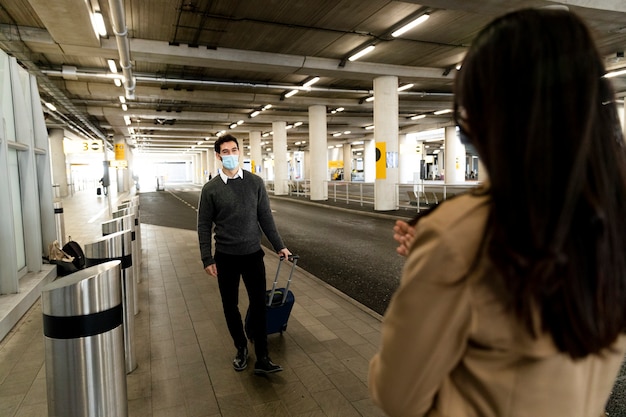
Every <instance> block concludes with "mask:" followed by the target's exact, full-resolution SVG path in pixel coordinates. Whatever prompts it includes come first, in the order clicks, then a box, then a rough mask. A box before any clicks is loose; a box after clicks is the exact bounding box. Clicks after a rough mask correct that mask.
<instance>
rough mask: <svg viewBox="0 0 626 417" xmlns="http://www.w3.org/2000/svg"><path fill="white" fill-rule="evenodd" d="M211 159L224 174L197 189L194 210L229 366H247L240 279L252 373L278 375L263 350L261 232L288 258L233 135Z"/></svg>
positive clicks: (259, 185)
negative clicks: (216, 292)
mask: <svg viewBox="0 0 626 417" xmlns="http://www.w3.org/2000/svg"><path fill="white" fill-rule="evenodd" d="M215 154H216V157H217V158H218V159H219V160H220V161H221V162H222V166H223V169H222V171H221V172H220V173H219V175H216V176H215V177H214V178H213V179H212V180H211V181H209V182H207V183H206V184H205V185H204V187H202V194H201V195H200V202H199V206H198V238H199V241H200V253H201V256H202V263H203V265H204V270H205V271H206V273H207V274H209V275H211V276H214V277H217V282H218V285H219V289H220V295H221V297H222V306H223V308H224V316H225V318H226V324H227V325H228V330H229V332H230V335H231V337H232V338H233V342H234V343H235V348H236V349H237V354H236V356H235V359H234V360H233V367H234V368H235V370H236V371H243V370H244V369H246V367H247V366H248V340H247V339H246V335H245V332H244V328H243V323H242V320H241V313H240V312H239V307H238V302H239V278H240V277H241V278H243V283H244V285H245V286H246V291H247V292H248V300H249V305H250V310H249V311H250V315H249V322H248V328H249V333H250V334H249V336H251V338H252V340H253V341H254V350H255V354H256V363H255V365H254V373H255V374H258V375H263V374H269V373H273V372H279V371H282V368H281V367H280V366H279V365H276V364H275V363H273V362H272V361H271V360H270V358H269V356H268V349H267V333H266V327H267V323H266V307H265V264H264V262H263V256H264V252H263V249H261V231H262V232H263V233H264V234H265V236H266V237H267V238H268V240H269V241H270V243H271V244H272V246H273V247H274V250H276V252H278V254H279V255H280V256H284V257H288V256H289V255H291V252H289V250H288V249H287V248H286V247H285V245H284V244H283V241H282V239H281V237H280V235H279V234H278V231H277V230H276V225H275V224H274V218H273V217H272V212H271V210H270V204H269V198H268V196H267V192H266V191H265V184H264V183H263V179H261V177H259V176H257V175H254V174H251V173H250V172H247V171H244V170H242V169H241V167H240V166H239V143H238V142H237V139H236V138H235V137H234V136H232V135H225V136H222V137H220V138H218V140H217V141H216V142H215ZM244 172H245V175H244ZM213 226H215V228H214V231H215V255H214V256H212V241H211V238H212V229H213Z"/></svg>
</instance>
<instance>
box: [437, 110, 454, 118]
mask: <svg viewBox="0 0 626 417" xmlns="http://www.w3.org/2000/svg"><path fill="white" fill-rule="evenodd" d="M446 113H452V109H444V110H437V111H436V112H434V113H433V114H436V115H437V116H440V115H442V114H446Z"/></svg>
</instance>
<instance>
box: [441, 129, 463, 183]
mask: <svg viewBox="0 0 626 417" xmlns="http://www.w3.org/2000/svg"><path fill="white" fill-rule="evenodd" d="M444 151H445V168H444V176H443V181H444V184H459V183H464V182H465V145H463V144H462V143H461V140H460V139H459V135H458V133H457V129H456V126H448V127H446V128H445V139H444Z"/></svg>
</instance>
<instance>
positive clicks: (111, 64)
mask: <svg viewBox="0 0 626 417" xmlns="http://www.w3.org/2000/svg"><path fill="white" fill-rule="evenodd" d="M107 64H109V69H110V70H111V72H113V73H117V65H115V61H114V60H112V59H107Z"/></svg>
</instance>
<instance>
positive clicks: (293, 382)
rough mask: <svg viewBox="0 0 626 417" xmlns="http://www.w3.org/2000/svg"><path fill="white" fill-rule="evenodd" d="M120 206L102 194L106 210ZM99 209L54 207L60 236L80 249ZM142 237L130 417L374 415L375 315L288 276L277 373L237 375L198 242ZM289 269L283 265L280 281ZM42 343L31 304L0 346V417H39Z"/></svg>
mask: <svg viewBox="0 0 626 417" xmlns="http://www.w3.org/2000/svg"><path fill="white" fill-rule="evenodd" d="M128 197H129V196H128V195H113V196H111V201H112V203H111V205H112V207H117V204H119V202H121V201H122V200H124V199H126V198H128ZM106 201H107V199H106V198H105V197H96V196H95V195H93V193H91V192H89V191H85V192H80V193H77V194H75V195H74V196H72V197H67V198H65V199H63V207H64V217H65V229H66V235H70V236H72V239H73V240H76V241H77V242H79V243H80V244H81V245H82V246H84V245H85V244H87V243H90V242H93V241H95V240H96V239H98V238H99V237H100V236H101V230H100V227H101V223H102V222H103V221H106V220H108V219H109V217H108V209H107V203H106ZM113 210H115V209H113ZM141 233H142V238H141V242H142V264H141V276H142V280H141V282H140V283H138V284H137V286H138V293H139V295H138V300H139V313H138V314H137V315H136V316H135V350H136V356H137V363H138V367H137V368H136V369H135V370H134V371H133V372H132V373H130V374H128V375H127V386H128V415H129V416H137V417H149V416H155V417H156V416H158V417H165V416H175V417H185V416H190V417H191V416H194V417H218V416H222V417H247V416H251V417H252V416H257V417H260V416H268V417H269V416H272V417H282V416H299V417H305V416H306V417H322V416H341V417H350V416H383V413H382V412H381V411H380V410H378V409H377V408H376V407H375V406H374V405H373V404H372V403H371V401H370V399H369V397H368V392H367V367H368V361H369V358H370V357H371V356H372V355H373V354H374V352H375V351H376V347H377V344H378V342H379V336H380V331H379V330H380V319H381V318H380V316H379V315H378V314H376V313H375V312H373V311H371V310H369V309H367V308H366V307H364V306H362V305H360V304H358V303H356V302H355V301H353V300H351V299H349V298H347V297H346V296H344V295H343V294H341V293H339V292H337V291H336V290H334V289H332V288H331V287H329V286H328V285H326V284H325V283H324V282H322V281H320V280H319V279H317V278H315V277H313V276H311V275H310V274H308V273H307V272H306V271H304V270H302V269H300V268H297V269H296V272H295V273H294V277H293V282H292V287H291V288H292V290H293V292H294V294H295V296H296V303H295V306H294V309H293V311H292V314H291V318H290V320H289V326H288V329H287V331H286V332H284V333H283V334H282V335H279V334H276V335H270V336H269V344H270V356H271V357H272V360H273V361H274V362H277V363H279V364H281V365H282V366H283V367H284V371H283V372H280V373H277V374H272V375H269V376H267V377H261V376H255V375H254V374H253V372H252V369H251V368H252V366H249V367H248V369H246V370H245V371H243V372H239V373H238V372H235V371H234V370H233V368H232V365H231V361H232V358H233V355H234V353H235V350H234V348H233V346H232V341H231V339H230V337H229V335H228V331H227V329H226V324H225V321H224V318H223V314H222V310H221V302H220V297H219V293H218V289H217V283H216V280H215V279H214V278H212V277H210V276H208V275H206V274H205V273H204V271H203V269H202V265H201V262H200V255H199V249H198V243H197V236H196V233H195V232H193V231H189V230H183V229H174V228H167V227H160V226H154V225H149V224H141ZM265 260H266V268H267V272H268V278H270V277H272V276H273V275H274V273H275V271H276V268H277V265H278V258H277V257H276V256H275V254H273V253H271V252H268V253H267V255H266V257H265ZM288 272H289V268H286V267H283V268H281V277H282V279H283V282H284V280H286V277H287V276H288ZM268 285H269V284H268ZM241 287H242V293H241V311H242V312H245V308H246V303H247V298H246V297H245V293H244V292H243V285H242V286H241ZM244 314H245V313H244ZM43 345H44V344H43V326H42V313H41V304H40V302H39V301H37V302H36V303H35V305H34V306H33V307H32V308H31V309H30V310H29V311H28V313H27V314H26V315H25V316H24V317H23V318H22V320H20V322H19V323H18V324H17V325H16V326H15V328H14V329H13V330H12V331H11V332H10V333H9V334H8V335H7V337H5V339H4V340H3V341H2V342H0V416H2V417H13V416H15V417H26V416H33V417H45V416H47V415H48V413H47V399H46V378H45V366H44V356H45V355H44V346H43ZM250 350H251V351H253V349H252V347H251V349H250ZM251 356H252V357H251V360H250V361H251V362H252V364H253V361H254V358H253V355H251Z"/></svg>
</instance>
